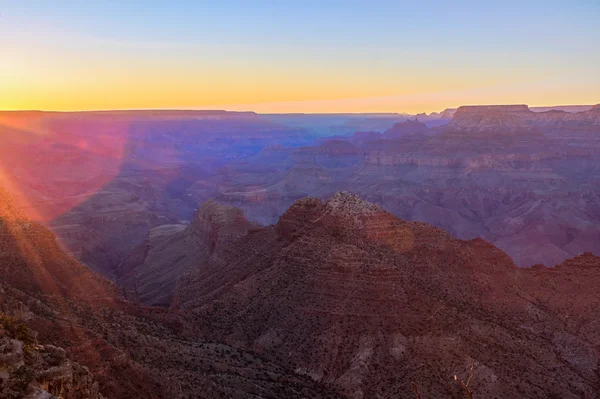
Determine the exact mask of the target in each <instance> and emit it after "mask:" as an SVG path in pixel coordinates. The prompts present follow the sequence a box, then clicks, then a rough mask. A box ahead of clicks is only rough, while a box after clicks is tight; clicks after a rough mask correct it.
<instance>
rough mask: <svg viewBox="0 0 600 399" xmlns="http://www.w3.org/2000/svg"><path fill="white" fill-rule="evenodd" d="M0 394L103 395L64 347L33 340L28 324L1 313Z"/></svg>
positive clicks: (88, 398) (74, 398)
mask: <svg viewBox="0 0 600 399" xmlns="http://www.w3.org/2000/svg"><path fill="white" fill-rule="evenodd" d="M0 397H2V398H21V397H27V398H55V397H58V398H65V399H103V396H102V395H101V394H100V393H99V388H98V382H97V381H95V380H94V376H93V375H92V374H91V373H90V371H89V370H88V369H87V368H86V367H84V366H81V365H80V364H78V363H77V362H73V361H71V360H70V359H69V358H68V357H67V354H66V352H65V350H64V349H63V348H59V347H56V346H52V345H39V344H36V343H35V336H34V335H33V332H32V331H31V330H29V329H28V327H27V326H26V325H25V324H24V323H22V322H20V321H18V320H17V319H14V318H11V317H9V316H7V315H5V314H3V313H0Z"/></svg>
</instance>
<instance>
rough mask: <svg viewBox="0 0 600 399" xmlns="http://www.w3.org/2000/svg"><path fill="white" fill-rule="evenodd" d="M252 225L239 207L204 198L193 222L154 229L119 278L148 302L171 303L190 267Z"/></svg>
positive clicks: (141, 298) (126, 264) (126, 261)
mask: <svg viewBox="0 0 600 399" xmlns="http://www.w3.org/2000/svg"><path fill="white" fill-rule="evenodd" d="M251 227H252V225H251V224H250V223H249V222H248V221H247V220H246V218H245V217H244V214H243V213H242V212H241V211H240V210H239V209H235V208H231V207H227V206H223V205H219V204H217V203H216V202H214V201H207V202H204V203H203V204H201V205H200V207H199V208H198V210H197V211H196V215H195V216H194V219H193V220H192V222H191V223H190V224H189V225H187V226H186V225H164V226H160V227H157V228H154V229H152V230H151V231H150V233H149V234H148V237H147V238H146V240H145V241H144V243H143V244H142V245H140V246H138V247H137V248H136V249H135V250H134V251H133V252H132V254H131V255H130V256H129V257H128V258H127V259H126V260H125V261H124V262H123V263H122V264H121V265H120V266H119V268H118V269H117V276H118V278H117V281H118V283H119V284H121V285H123V286H124V287H126V288H128V289H130V290H132V291H133V292H134V293H135V295H136V297H137V298H139V300H141V301H142V302H144V303H147V304H149V305H159V306H168V305H170V303H171V300H172V295H173V290H174V289H175V283H176V281H177V280H178V279H179V277H180V276H181V275H182V274H183V273H184V272H185V271H186V270H187V269H189V268H190V267H193V266H198V265H200V264H202V263H203V262H204V261H205V260H206V259H207V258H208V257H209V256H210V255H211V254H212V253H213V252H214V251H215V250H216V249H217V248H219V247H220V246H221V245H223V243H228V242H230V241H233V240H235V239H237V238H238V237H239V236H241V235H244V234H246V232H247V231H248V229H249V228H251Z"/></svg>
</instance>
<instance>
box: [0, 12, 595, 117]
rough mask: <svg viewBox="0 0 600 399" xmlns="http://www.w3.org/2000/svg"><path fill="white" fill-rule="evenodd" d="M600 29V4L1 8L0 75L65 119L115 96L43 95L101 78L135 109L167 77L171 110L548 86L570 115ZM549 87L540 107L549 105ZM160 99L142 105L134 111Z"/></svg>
mask: <svg viewBox="0 0 600 399" xmlns="http://www.w3.org/2000/svg"><path fill="white" fill-rule="evenodd" d="M598 21H600V2H598V1H570V2H565V1H501V2H500V1H419V2H416V1H358V0H354V1H353V0H346V1H341V0H337V1H334V0H331V1H326V0H324V1H169V2H166V1H165V2H159V1H126V0H125V1H93V0H89V1H74V0H70V1H66V0H65V1H60V0H55V1H41V0H38V1H29V0H20V1H6V0H0V35H1V36H0V46H2V47H3V48H4V49H5V51H4V55H2V54H0V62H1V61H2V57H5V60H6V62H5V65H12V68H9V67H6V66H5V68H4V69H2V66H1V64H0V84H3V83H4V84H6V85H8V84H9V83H10V87H11V93H12V92H14V93H18V94H16V96H18V97H19V98H18V100H19V101H17V103H18V104H32V106H33V105H35V104H36V101H37V102H39V103H40V107H44V106H46V107H54V108H77V101H79V103H80V104H82V106H81V108H94V107H96V108H97V107H101V108H104V107H110V103H106V104H105V103H103V102H102V101H97V100H93V96H94V95H98V96H100V95H105V94H106V93H105V92H104V91H102V90H101V89H100V88H94V87H92V86H90V90H88V92H87V94H86V93H80V92H77V91H76V90H75V92H73V96H72V98H71V99H70V101H67V100H69V99H63V100H61V101H62V102H58V103H56V104H55V105H54V106H53V105H52V104H50V103H48V104H47V105H44V104H43V103H44V101H46V102H47V101H48V98H49V97H51V88H44V90H45V91H43V90H41V89H40V90H38V91H39V92H40V93H42V92H43V93H42V94H43V95H42V94H39V95H38V98H33V97H35V95H36V94H35V93H37V92H38V91H36V90H33V91H32V89H34V88H35V87H40V86H44V87H45V86H52V87H54V89H55V90H57V88H58V87H60V85H61V83H62V84H64V85H65V86H64V87H67V88H69V90H74V89H76V88H77V87H80V86H81V85H82V84H83V85H84V86H88V85H89V83H88V82H89V81H91V80H92V79H93V78H94V76H97V77H98V79H100V81H101V82H102V85H103V86H104V87H106V86H107V85H108V86H111V87H113V88H114V90H113V93H114V94H115V95H117V94H118V95H121V96H122V95H123V93H124V92H125V91H127V92H128V93H130V92H131V91H132V90H133V91H136V90H137V91H138V92H140V93H141V91H143V90H147V88H148V87H150V86H152V85H153V84H156V80H157V79H158V78H161V79H162V78H163V77H164V76H165V75H168V78H167V79H165V80H164V81H161V84H162V87H164V85H175V86H173V87H171V88H170V89H169V90H167V91H169V93H168V96H166V97H168V98H166V99H165V100H164V101H165V104H164V106H165V107H173V106H184V107H194V106H198V107H202V106H208V105H213V104H215V105H223V106H227V105H231V106H234V105H236V104H240V103H244V104H263V103H281V102H294V103H297V102H299V101H300V102H306V101H323V100H327V101H335V100H345V99H349V98H353V99H354V98H379V97H393V96H411V95H418V94H423V93H432V92H444V93H447V92H449V91H451V92H452V91H458V92H460V91H461V90H462V91H465V90H481V89H482V88H488V87H494V86H499V87H502V88H506V87H508V86H510V85H513V86H514V85H518V84H519V83H531V82H532V81H534V80H536V81H537V80H544V79H545V80H548V89H547V91H548V93H549V98H548V102H549V103H554V102H557V101H560V99H561V98H560V97H558V94H560V91H561V90H564V88H565V87H569V86H570V87H572V88H573V89H572V91H573V92H572V93H568V92H565V93H564V101H561V102H567V103H573V102H590V101H592V102H594V98H595V97H594V91H596V93H598V92H600V82H599V81H598V78H597V77H596V76H595V75H598V74H597V72H596V68H597V65H599V64H600V44H599V43H600V23H598ZM60 60H62V62H60ZM121 65H122V73H121V76H119V72H118V69H119V68H120V66H121ZM34 66H35V67H34ZM15 71H17V72H15ZM134 71H139V72H140V74H139V77H137V76H133V74H134ZM42 75H43V76H42ZM209 75H210V76H213V77H215V79H213V81H212V82H211V81H210V79H207V78H206V77H207V76H209ZM142 77H143V78H144V79H147V81H144V80H143V79H142ZM129 78H131V79H129ZM73 79H76V80H77V82H73V81H72V80H73ZM128 80H133V82H128V83H127V84H124V83H123V82H127V81H128ZM453 80H455V82H452V81H453ZM553 80H554V81H556V82H562V83H560V84H561V86H560V88H559V87H557V85H556V84H554V85H553V84H552V81H553ZM18 81H22V82H21V85H20V86H19V84H18V83H19V82H18ZM298 81H300V82H301V83H302V84H299V83H298ZM15 82H16V83H15ZM227 82H231V84H230V85H229V86H228V83H227ZM134 83H135V84H134ZM178 84H180V85H182V86H181V92H182V94H181V100H180V101H179V102H178V99H177V93H176V90H175V88H176V87H178V86H177V85H178ZM36 85H37V86H36ZM119 85H121V86H119ZM136 85H138V86H136ZM219 85H220V86H219ZM125 86H127V87H126V89H127V90H125ZM236 86H237V87H238V88H239V93H237V92H236ZM282 86H286V87H288V90H287V91H285V92H284V91H283V90H282V89H281V87H282ZM538 86H539V85H538ZM19 87H20V90H19ZM219 87H222V89H223V90H220V89H219ZM540 87H541V88H540ZM540 87H538V88H536V92H535V93H533V94H534V95H532V96H530V97H531V100H533V101H538V102H540V101H542V102H543V99H544V93H543V91H544V89H543V87H544V86H543V85H541V86H540ZM419 88H421V90H419ZM26 91H27V92H28V93H32V94H31V95H30V97H32V98H29V99H26V98H24V97H25V96H26V94H25V93H26ZM159 92H160V90H159V89H158V87H156V88H155V89H154V91H152V90H149V89H148V92H147V93H146V92H144V93H141V94H140V95H138V96H133V98H132V100H131V104H130V106H131V107H136V106H139V107H143V106H146V104H145V103H144V102H143V101H140V98H144V97H146V98H147V97H148V96H150V95H158V93H159ZM503 92H505V90H504V91H503ZM94 93H96V94H94ZM83 94H86V95H85V96H84V95H83ZM142 94H143V95H142ZM78 96H79V97H78ZM196 96H197V99H196V100H194V97H196ZM519 96H522V93H519V92H518V90H517V91H515V96H514V97H515V101H516V100H518V98H519ZM459 97H460V96H459ZM510 98H511V97H510V96H508V97H507V96H506V95H505V94H503V95H502V96H499V97H498V101H500V100H503V101H506V100H508V99H510ZM91 99H92V100H91ZM490 100H493V96H492V97H490V99H489V100H488V98H486V101H490ZM527 100H529V98H524V99H523V101H518V102H525V101H527ZM596 101H600V99H597V100H596ZM6 102H7V100H6V99H5V103H6ZM13 102H14V101H13ZM5 103H2V102H1V100H0V108H2V107H10V104H8V105H6V104H5ZM138 103H139V104H138ZM18 104H17V105H18ZM127 104H128V103H127V102H124V103H122V104H121V103H118V104H117V103H115V107H122V106H127ZM321 104H322V103H321ZM148 105H151V106H160V103H159V102H156V101H154V102H151V104H150V102H149V103H148ZM389 106H391V105H389ZM433 106H435V107H437V106H439V105H438V104H437V103H436V104H435V105H434V104H433V103H432V104H431V107H433ZM386 107H387V106H386Z"/></svg>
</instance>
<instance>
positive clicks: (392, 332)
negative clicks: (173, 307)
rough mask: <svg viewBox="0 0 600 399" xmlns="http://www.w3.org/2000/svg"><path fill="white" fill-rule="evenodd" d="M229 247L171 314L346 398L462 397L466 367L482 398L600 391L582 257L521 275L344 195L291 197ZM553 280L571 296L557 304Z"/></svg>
mask: <svg viewBox="0 0 600 399" xmlns="http://www.w3.org/2000/svg"><path fill="white" fill-rule="evenodd" d="M223 249H224V250H223V251H217V252H215V253H214V254H213V255H212V256H211V258H210V259H209V260H208V261H207V262H206V263H205V264H204V265H201V266H198V267H197V268H195V269H192V270H190V271H189V272H188V273H186V275H184V277H183V278H182V280H181V281H180V285H179V289H178V294H177V303H178V309H179V311H180V312H182V314H188V315H189V317H190V318H191V319H192V320H194V323H196V325H198V326H199V328H201V330H202V331H204V333H205V334H206V335H207V336H208V337H211V338H212V339H222V340H226V341H227V342H228V343H230V344H232V345H235V346H238V347H240V348H246V349H250V348H251V349H252V350H254V351H257V352H258V353H260V354H261V355H262V356H265V357H266V358H268V359H274V358H279V359H281V360H282V361H283V362H284V364H285V365H287V366H288V367H291V368H293V369H295V370H297V371H298V372H301V373H304V374H307V375H310V376H311V377H312V378H314V379H316V380H318V381H322V382H325V383H328V384H332V385H333V386H335V387H336V388H337V389H338V390H339V392H340V393H342V394H344V395H345V396H347V397H352V398H367V397H377V396H378V395H379V396H381V397H410V395H411V393H412V388H411V382H413V381H417V382H418V384H419V388H420V390H421V393H422V394H423V395H424V396H425V397H445V396H447V395H450V396H453V395H455V396H456V397H459V395H460V387H459V386H458V385H456V384H455V383H454V384H453V382H452V381H451V376H452V375H455V374H458V375H459V376H460V375H465V374H467V373H468V369H469V367H470V365H471V364H473V363H474V365H475V366H474V371H475V372H474V378H473V387H474V389H475V392H476V394H477V395H479V396H481V397H518V396H521V397H536V396H539V397H542V396H543V397H552V396H554V397H561V398H577V397H581V396H584V397H585V396H586V395H587V396H589V397H595V396H594V395H596V392H597V391H598V387H599V386H600V380H599V379H598V375H597V373H596V368H597V365H598V362H599V360H600V355H599V354H598V352H597V347H598V345H599V344H600V336H598V335H597V333H595V331H598V329H597V326H596V324H597V320H598V315H597V314H596V313H597V312H596V311H595V310H594V311H592V312H591V313H587V314H586V313H585V311H584V310H583V309H584V308H583V307H580V308H576V309H573V310H569V309H568V308H569V306H570V304H580V305H581V306H583V304H586V305H589V306H592V307H593V306H595V305H594V304H595V303H597V302H598V295H597V294H596V293H594V292H593V291H592V289H591V287H592V286H593V285H594V284H597V283H599V282H600V274H599V273H598V272H599V271H600V258H597V257H594V256H592V255H590V254H585V255H583V256H582V257H580V258H576V259H575V260H574V261H572V262H575V263H576V264H577V265H579V266H574V265H571V262H567V264H565V265H561V266H559V267H557V268H556V269H548V268H546V267H536V268H533V269H519V268H517V267H516V266H515V265H514V263H513V262H512V261H511V259H510V257H508V256H507V255H506V254H505V253H504V252H503V251H501V250H499V249H498V248H496V247H494V246H493V245H492V244H489V243H488V242H486V241H483V240H481V239H476V240H471V241H460V240H457V239H454V238H452V237H451V236H450V235H449V234H447V233H446V232H444V231H442V230H439V229H436V228H434V227H432V226H429V225H426V224H424V223H415V222H407V221H403V220H400V219H397V218H396V217H394V216H393V215H391V214H389V213H387V212H385V211H384V210H382V209H381V208H380V207H378V206H376V205H374V204H371V203H369V202H366V201H364V200H362V199H360V198H358V197H357V196H355V195H352V194H349V193H338V194H336V195H334V196H333V197H331V198H330V199H328V200H327V201H321V200H318V199H314V198H305V199H302V200H299V201H297V202H296V203H295V204H294V205H293V206H292V207H290V209H289V210H288V211H287V212H285V213H284V215H283V216H282V217H281V218H280V220H279V222H278V223H277V224H276V225H275V226H274V227H267V228H262V229H257V230H254V231H253V232H252V233H251V234H249V235H247V236H246V237H244V238H243V239H242V240H240V241H238V242H237V243H236V244H235V245H231V246H228V247H226V248H225V247H224V248H223ZM579 269H581V271H580V270H579ZM565 270H570V271H569V272H565ZM583 270H585V271H586V272H585V273H584V272H583ZM563 273H564V274H563ZM575 275H578V276H579V277H577V278H575V277H574V276H575ZM584 279H585V280H586V282H585V283H584V282H583V280H584ZM582 284H584V285H583V286H582ZM558 285H561V290H564V292H567V291H568V292H571V293H572V294H570V295H572V296H571V299H567V298H568V296H562V295H554V296H551V294H550V293H551V292H552V290H553V287H557V286H558ZM575 287H585V288H582V289H579V288H575ZM588 287H589V288H588ZM550 302H552V304H550ZM563 305H564V306H563ZM587 309H591V308H587ZM575 315H577V319H573V323H570V322H569V323H567V324H565V322H566V321H567V320H569V319H570V318H572V317H573V318H574V317H575ZM577 326H585V327H584V328H583V329H582V330H579V329H578V327H577ZM390 375H394V376H395V378H394V379H389V378H388V376H390ZM432 376H440V377H439V378H432ZM444 376H445V377H444ZM564 378H566V379H567V380H568V381H571V382H572V383H571V384H562V383H560V382H558V381H561V380H562V379H564Z"/></svg>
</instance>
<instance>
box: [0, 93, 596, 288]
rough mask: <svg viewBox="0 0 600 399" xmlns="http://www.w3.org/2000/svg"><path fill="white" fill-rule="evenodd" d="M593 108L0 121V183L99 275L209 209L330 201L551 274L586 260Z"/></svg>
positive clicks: (27, 115) (135, 114)
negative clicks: (481, 243)
mask: <svg viewBox="0 0 600 399" xmlns="http://www.w3.org/2000/svg"><path fill="white" fill-rule="evenodd" d="M599 113H600V108H598V106H578V107H555V108H551V109H535V108H532V109H529V108H528V107H527V106H526V105H513V106H473V107H469V106H467V107H459V108H458V109H457V110H454V109H449V110H445V111H444V112H441V113H434V114H431V115H422V114H420V115H418V116H411V115H405V114H338V115H310V114H287V115H286V114H284V115H259V114H254V113H235V112H225V111H119V112H117V111H114V112H89V113H86V112H83V113H44V112H3V113H0V135H2V137H6V140H5V141H4V142H5V145H4V146H3V148H2V150H1V151H2V154H1V155H2V158H1V159H2V161H1V162H2V171H3V173H2V181H3V184H4V186H5V187H7V188H10V190H11V192H13V193H15V195H16V196H17V197H18V201H19V204H20V205H21V206H22V207H23V209H24V210H25V211H26V212H27V214H28V215H29V216H31V217H33V218H34V219H35V220H40V221H41V222H42V223H44V224H45V225H47V226H48V227H49V228H51V229H52V231H53V232H54V233H55V234H56V235H57V236H58V238H59V240H60V242H61V245H63V247H64V248H66V249H67V250H68V251H69V252H70V253H71V254H73V255H74V256H75V257H76V258H78V259H79V260H81V261H82V262H84V263H85V264H86V265H88V266H89V267H91V268H92V269H93V270H96V271H99V272H101V273H102V274H104V275H106V276H109V277H110V278H113V279H115V278H118V277H119V276H118V274H119V273H120V272H118V269H119V265H120V264H121V263H123V262H125V261H126V259H127V258H128V257H130V254H131V253H132V251H134V249H136V248H137V247H138V246H139V245H142V244H143V242H144V241H145V240H147V238H148V235H149V233H150V231H151V230H152V229H154V228H157V227H160V226H163V225H181V224H186V223H190V222H191V220H192V218H193V215H194V213H195V210H196V208H197V206H198V204H200V203H202V202H203V201H206V200H208V199H213V200H215V201H216V202H217V203H220V204H223V205H227V206H233V207H238V208H241V209H242V210H243V211H244V213H245V215H246V217H247V218H248V220H249V221H250V222H253V223H258V224H262V225H267V224H272V223H275V222H276V221H277V219H278V218H279V216H281V215H282V214H283V212H284V211H285V210H286V209H287V208H288V207H289V206H291V205H292V203H293V202H294V201H295V200H297V199H299V198H302V197H304V196H314V197H318V198H321V199H325V198H328V197H329V196H331V195H332V194H333V193H335V192H337V191H340V190H349V191H352V192H354V193H356V194H358V195H360V196H361V197H362V198H365V199H367V200H369V201H371V202H374V203H377V204H379V205H381V206H383V207H384V208H385V209H386V210H388V211H390V212H392V213H393V214H395V215H397V216H399V217H401V218H403V219H407V220H415V221H423V222H427V223H430V224H433V225H435V226H438V227H441V228H443V229H445V230H447V231H449V232H450V233H452V234H453V235H455V236H457V237H459V238H463V239H471V238H475V237H480V238H483V239H485V240H488V241H490V242H492V243H494V244H495V245H497V246H498V247H500V248H501V249H503V250H505V251H506V252H507V253H508V254H509V255H510V256H511V257H512V258H513V259H514V260H515V262H516V263H517V264H518V265H520V266H524V267H527V266H531V265H534V264H537V263H542V264H545V265H548V266H550V265H553V264H557V263H560V262H561V261H563V260H565V259H567V258H569V257H572V256H576V255H577V254H579V253H581V252H584V251H591V252H594V253H598V252H599V248H598V245H599V244H598V243H599V242H600V232H599V229H598V226H599V225H600V224H599V220H600V219H599V218H600V205H598V204H599V202H600V201H599V198H598V195H599V187H600V185H599V182H600V133H599V132H600V125H599V122H598V121H599V117H600V116H599V115H600V114H599ZM15 132H17V133H15Z"/></svg>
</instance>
